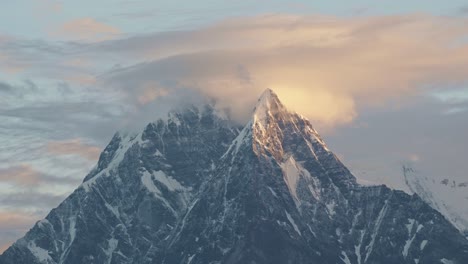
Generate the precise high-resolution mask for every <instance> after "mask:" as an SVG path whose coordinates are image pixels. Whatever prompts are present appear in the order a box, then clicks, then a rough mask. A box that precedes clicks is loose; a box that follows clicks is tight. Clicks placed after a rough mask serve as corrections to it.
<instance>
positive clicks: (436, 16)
mask: <svg viewBox="0 0 468 264" xmlns="http://www.w3.org/2000/svg"><path fill="white" fill-rule="evenodd" d="M464 2H465V1H456V0H451V1H439V0H424V1H423V0H413V1H394V0H393V1H387V0H380V1H371V0H360V1H358V0H356V1H310V0H309V1H281V0H244V1H214V0H212V1H187V0H185V1H182V0H172V1H159V0H151V1H150V0H134V1H131V0H112V1H111V0H100V1H90V0H82V1H65V0H63V1H60V0H17V1H4V3H2V4H1V5H2V8H0V252H1V251H2V250H4V249H5V248H6V247H7V246H8V245H10V244H11V243H12V242H14V241H15V240H16V239H18V238H20V237H21V236H23V235H24V234H25V232H26V231H27V230H29V228H30V227H32V225H33V224H34V223H35V222H36V221H38V220H40V219H41V218H43V217H45V216H46V214H47V213H48V212H49V211H50V210H51V209H52V208H54V207H56V206H57V205H58V204H59V203H60V202H61V201H62V200H63V199H64V198H65V197H66V196H67V195H69V194H70V193H71V192H72V191H73V190H74V189H75V188H76V187H77V186H78V185H79V184H80V183H81V182H82V179H83V178H84V177H85V175H86V174H87V172H89V170H90V169H91V168H92V167H93V166H94V165H95V164H96V162H97V158H98V156H99V153H100V151H101V150H102V149H103V148H104V147H105V146H106V144H107V143H108V141H109V140H110V138H111V137H112V135H113V134H114V133H115V132H116V131H117V130H128V129H135V130H138V129H139V128H141V127H142V126H144V125H145V124H146V123H148V122H151V121H154V120H156V119H157V118H159V117H163V116H164V114H165V113H166V112H167V111H168V110H169V109H171V108H173V107H177V106H180V105H184V104H188V103H195V101H196V102H199V101H200V100H202V99H200V98H212V99H215V100H216V102H217V106H218V107H220V108H222V109H230V111H231V113H232V118H233V120H235V122H238V123H240V124H242V123H244V122H245V121H246V120H247V119H248V118H249V113H250V111H251V108H252V106H253V104H254V102H255V100H256V99H257V97H258V95H259V94H261V92H262V91H263V90H265V89H266V88H271V89H273V90H274V91H275V92H276V93H278V95H279V97H280V99H281V100H282V101H283V102H284V103H285V104H286V106H287V107H289V108H290V109H291V110H293V111H296V112H298V113H301V114H303V115H304V116H306V117H307V118H309V119H310V120H311V121H312V123H313V124H314V125H315V127H316V128H317V129H318V131H319V132H320V133H321V134H322V135H323V137H324V139H325V141H326V142H327V143H328V145H329V146H330V148H331V149H332V150H333V151H334V152H335V153H336V154H337V155H338V156H339V157H340V158H341V159H342V160H343V162H344V163H345V164H346V165H348V166H349V167H350V169H351V170H352V171H353V173H354V174H355V175H356V176H357V177H358V178H359V179H360V181H361V182H363V183H366V184H378V183H384V184H387V185H389V186H391V187H394V188H399V189H403V190H405V187H404V186H403V185H402V175H401V166H402V165H403V164H408V163H410V164H411V165H412V166H413V167H415V168H416V169H417V170H418V171H419V172H421V173H423V174H425V175H427V176H428V177H431V178H433V179H436V180H442V179H445V178H448V179H453V180H456V181H468V174H467V173H466V171H468V163H467V162H466V156H467V154H468V153H467V152H468V141H467V140H466V135H468V122H467V121H468V85H467V82H468V42H467V41H468V5H467V4H466V3H464ZM194 98H196V99H194Z"/></svg>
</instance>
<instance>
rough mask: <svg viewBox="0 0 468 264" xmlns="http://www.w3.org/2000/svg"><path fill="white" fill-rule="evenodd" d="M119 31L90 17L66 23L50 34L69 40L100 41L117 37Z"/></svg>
mask: <svg viewBox="0 0 468 264" xmlns="http://www.w3.org/2000/svg"><path fill="white" fill-rule="evenodd" d="M120 33H121V31H120V30H119V29H118V28H116V27H114V26H111V25H108V24H105V23H102V22H99V21H97V20H95V19H94V18H91V17H85V18H79V19H75V20H71V21H68V22H66V23H64V24H63V25H61V26H60V27H59V28H58V29H56V30H55V31H53V32H52V34H53V35H57V36H59V37H64V38H66V39H71V40H81V41H92V42H96V41H102V40H106V39H111V38H115V37H117V36H118V35H119V34H120Z"/></svg>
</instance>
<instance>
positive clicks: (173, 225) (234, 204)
mask: <svg viewBox="0 0 468 264" xmlns="http://www.w3.org/2000/svg"><path fill="white" fill-rule="evenodd" d="M427 200H428V199H424V197H421V196H420V195H418V192H415V194H413V195H409V194H407V193H405V192H403V191H398V190H392V189H390V188H388V187H386V186H384V185H379V186H363V185H360V184H358V183H357V181H356V178H355V177H354V176H353V175H352V173H351V172H350V171H349V170H348V169H347V168H346V167H345V166H344V165H343V164H342V163H341V162H340V160H339V159H338V158H337V156H336V155H334V154H333V153H332V152H331V151H330V150H329V149H328V147H327V145H326V144H325V142H324V141H323V140H322V138H321V137H320V135H319V134H318V133H317V131H316V130H315V129H314V128H313V127H312V125H311V123H310V122H309V121H308V120H307V119H306V118H305V117H303V116H301V115H299V114H296V113H294V112H291V111H289V110H288V109H286V107H285V106H284V105H283V104H282V103H281V102H280V100H279V98H278V96H277V95H276V94H275V93H274V92H273V91H271V90H266V91H265V92H264V93H263V94H262V96H261V97H260V99H259V100H258V103H257V105H256V107H255V109H254V111H253V113H252V116H251V119H250V121H249V122H247V124H245V125H244V126H238V125H235V124H233V122H231V121H230V120H229V119H228V118H226V117H224V116H222V115H219V114H218V113H217V111H216V110H215V108H214V107H213V106H211V105H205V106H202V107H195V106H194V107H188V108H186V109H184V110H178V111H172V112H170V113H169V114H168V117H167V118H166V119H160V120H158V121H155V122H152V123H150V124H148V125H147V126H146V127H145V128H144V129H143V130H142V131H141V132H139V133H121V132H120V133H117V134H115V136H114V137H113V138H112V140H111V141H110V143H109V144H108V145H107V147H106V148H105V149H104V151H103V152H102V153H101V155H100V158H99V161H98V163H97V165H96V167H95V168H94V169H93V170H92V171H91V172H90V173H89V174H88V175H87V176H86V177H85V179H84V181H83V183H82V184H81V185H80V186H79V187H78V188H77V189H76V190H75V191H74V192H73V193H72V194H71V195H70V196H69V197H67V198H66V199H65V200H64V201H63V202H62V203H61V204H60V205H59V206H58V207H57V208H55V209H53V210H52V211H51V212H50V213H49V214H48V215H47V217H46V218H45V219H43V220H41V221H39V222H37V223H36V224H35V225H34V227H32V229H31V230H30V231H29V232H28V233H27V234H26V235H25V236H24V237H23V238H21V239H19V240H18V241H17V242H16V243H14V244H13V245H12V246H11V247H10V248H9V249H7V250H6V251H5V252H4V253H3V255H2V256H1V257H0V263H3V264H13V263H14V264H22V263H24V264H46V263H47V264H75V263H76V264H77V263H89V264H92V263H95V264H101V263H108V264H123V263H137V264H140V263H141V264H143V263H165V264H179V263H180V264H182V263H184V264H208V263H213V264H214V263H219V264H231V263H249V264H250V263H257V264H263V263H265V264H274V263H278V264H286V263H291V264H298V263H299V264H302V263H304V264H305V263H311V264H312V263H317V264H328V263H330V264H374V263H375V264H377V263H378V264H387V263H388V264H397V263H398V264H401V263H408V264H410V263H411V264H426V263H427V264H432V263H442V264H451V263H453V264H466V263H468V240H467V239H466V238H465V237H464V235H463V234H462V233H461V232H460V230H459V229H457V227H455V226H454V225H453V223H452V222H450V221H449V220H447V218H446V217H445V216H444V215H443V214H442V213H441V212H439V211H437V210H436V209H437V208H436V209H434V208H433V207H435V206H434V205H432V206H431V204H429V203H428V201H427Z"/></svg>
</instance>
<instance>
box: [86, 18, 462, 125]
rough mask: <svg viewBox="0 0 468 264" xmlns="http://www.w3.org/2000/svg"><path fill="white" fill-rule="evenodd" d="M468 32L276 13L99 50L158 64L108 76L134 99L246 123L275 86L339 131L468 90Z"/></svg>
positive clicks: (430, 24)
mask: <svg viewBox="0 0 468 264" xmlns="http://www.w3.org/2000/svg"><path fill="white" fill-rule="evenodd" d="M467 25H468V19H463V18H450V17H435V16H429V15H404V16H387V17H359V18H355V17H354V18H336V17H321V16H292V15H268V16H260V17H253V18H239V19H231V20H228V21H225V22H221V23H219V24H217V25H214V26H211V27H208V28H205V29H201V30H194V31H187V32H171V33H162V34H154V35H148V36H143V37H141V36H140V37H135V38H129V39H123V40H115V41H109V42H104V43H102V44H99V45H97V46H95V48H96V49H97V50H100V51H102V52H104V53H105V52H120V53H121V54H127V55H128V56H133V57H137V58H144V59H145V60H151V61H150V62H146V63H142V64H137V65H135V66H132V67H128V68H124V69H120V70H117V71H115V72H112V73H110V74H108V75H105V76H104V77H103V78H102V80H104V83H105V84H107V85H108V86H109V87H112V88H113V89H118V88H121V89H123V90H125V89H128V91H129V97H132V96H136V97H137V98H138V97H141V96H142V95H143V94H144V93H146V92H147V90H146V88H145V87H147V86H148V85H150V84H154V83H157V84H158V85H159V86H160V87H162V88H165V89H166V90H167V91H177V92H178V93H180V89H174V88H183V89H186V90H195V91H198V92H200V93H201V94H204V95H208V96H210V97H212V98H215V99H216V100H217V101H218V103H219V105H220V106H221V107H223V108H225V107H228V108H231V109H232V110H233V113H234V115H235V118H236V119H238V120H245V119H246V118H247V117H248V115H249V112H250V109H251V107H252V105H253V104H254V102H255V99H256V97H257V96H258V95H259V94H260V93H261V92H262V91H263V90H264V89H266V88H272V89H274V90H275V91H276V92H277V93H278V94H279V96H280V97H281V98H282V100H283V101H284V103H285V104H286V105H287V106H288V107H289V108H291V109H293V110H295V111H297V112H300V113H303V114H304V115H306V116H307V117H309V118H310V119H312V120H313V121H314V122H315V123H316V124H319V125H321V126H325V127H333V126H336V125H340V124H345V123H349V122H351V121H352V120H354V119H355V117H356V116H358V114H359V111H360V109H362V108H363V107H379V106H382V105H384V104H385V102H386V101H387V100H389V99H394V98H401V97H405V96H411V95H416V94H420V93H422V92H429V91H427V89H426V90H425V87H428V86H430V85H438V86H445V85H451V84H455V83H463V82H466V81H467V80H468V76H467V75H466V72H467V70H468V45H466V43H464V42H462V41H461V40H463V39H464V38H465V37H467V36H468V27H467ZM135 92H136V94H137V95H131V94H130V93H135ZM157 98H158V97H157V96H155V97H154V99H155V100H157Z"/></svg>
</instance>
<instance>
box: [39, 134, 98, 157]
mask: <svg viewBox="0 0 468 264" xmlns="http://www.w3.org/2000/svg"><path fill="white" fill-rule="evenodd" d="M47 151H48V152H49V153H52V154H55V155H78V156H81V157H83V158H86V159H89V160H92V161H95V160H97V159H98V157H99V154H100V153H101V148H100V147H97V146H93V145H90V144H86V143H83V142H82V139H80V138H75V139H71V140H65V141H52V142H49V143H48V144H47Z"/></svg>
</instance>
